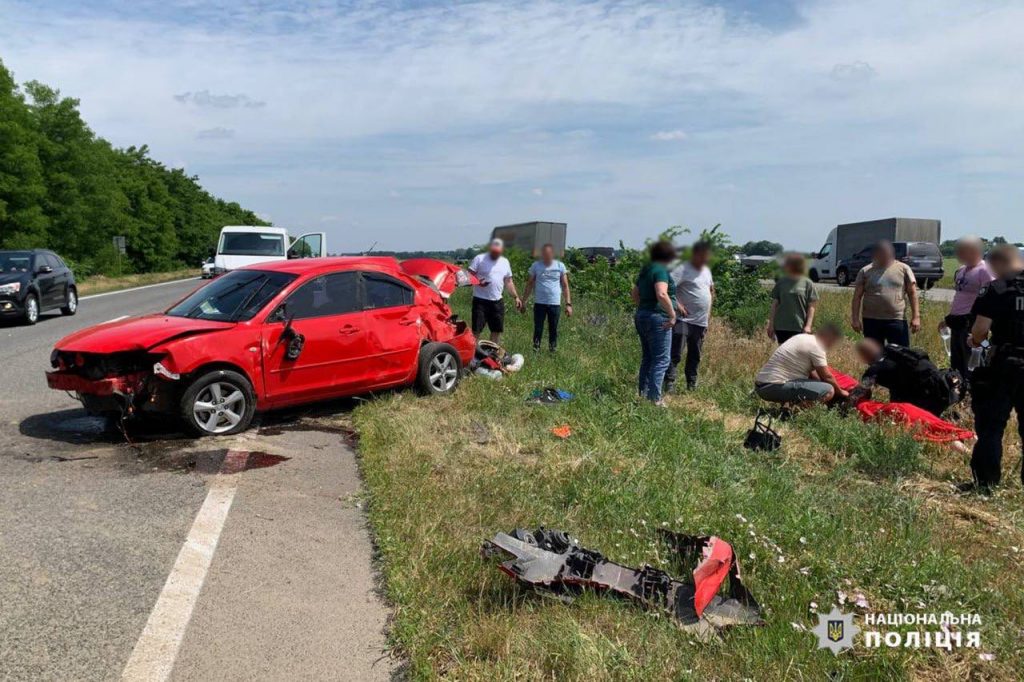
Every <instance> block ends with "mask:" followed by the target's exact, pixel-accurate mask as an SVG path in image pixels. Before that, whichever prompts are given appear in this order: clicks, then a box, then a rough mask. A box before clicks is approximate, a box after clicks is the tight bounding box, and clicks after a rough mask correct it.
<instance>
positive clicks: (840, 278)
mask: <svg viewBox="0 0 1024 682" xmlns="http://www.w3.org/2000/svg"><path fill="white" fill-rule="evenodd" d="M836 284H838V285H839V286H841V287H848V286H850V271H849V270H847V269H846V268H839V269H838V270H836Z"/></svg>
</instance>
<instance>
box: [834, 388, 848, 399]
mask: <svg viewBox="0 0 1024 682" xmlns="http://www.w3.org/2000/svg"><path fill="white" fill-rule="evenodd" d="M836 395H837V396H838V397H840V398H842V399H843V400H846V399H847V398H849V397H850V392H849V391H847V390H846V389H844V388H840V389H838V390H836Z"/></svg>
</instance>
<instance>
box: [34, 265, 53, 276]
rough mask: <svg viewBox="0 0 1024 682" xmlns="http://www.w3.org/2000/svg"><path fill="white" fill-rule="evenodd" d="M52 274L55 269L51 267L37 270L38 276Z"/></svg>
mask: <svg viewBox="0 0 1024 682" xmlns="http://www.w3.org/2000/svg"><path fill="white" fill-rule="evenodd" d="M51 272H53V268H51V267H50V266H49V265H40V266H39V267H38V268H37V269H36V274H39V275H48V274H50V273H51Z"/></svg>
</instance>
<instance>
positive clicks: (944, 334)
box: [939, 324, 953, 358]
mask: <svg viewBox="0 0 1024 682" xmlns="http://www.w3.org/2000/svg"><path fill="white" fill-rule="evenodd" d="M951 336H952V332H950V331H949V325H945V324H944V325H942V326H941V327H939V338H940V339H942V347H943V348H944V349H945V350H946V357H947V358H951V357H953V354H952V351H951V350H950V348H949V339H950V337H951Z"/></svg>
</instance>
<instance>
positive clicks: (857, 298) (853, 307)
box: [850, 273, 864, 332]
mask: <svg viewBox="0 0 1024 682" xmlns="http://www.w3.org/2000/svg"><path fill="white" fill-rule="evenodd" d="M863 302H864V278H863V277H862V276H861V273H857V283H856V285H855V286H854V288H853V303H852V304H850V326H851V327H853V331H855V332H860V331H863V330H864V324H863V322H862V321H861V317H860V308H861V303H863Z"/></svg>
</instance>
